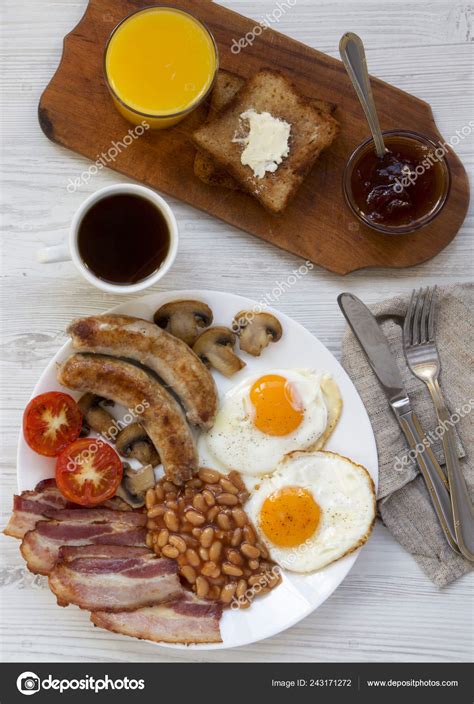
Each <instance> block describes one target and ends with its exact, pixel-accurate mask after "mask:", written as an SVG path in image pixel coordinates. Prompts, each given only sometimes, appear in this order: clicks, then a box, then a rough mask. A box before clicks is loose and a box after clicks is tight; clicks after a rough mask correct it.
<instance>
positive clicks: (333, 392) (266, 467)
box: [201, 369, 342, 476]
mask: <svg viewBox="0 0 474 704" xmlns="http://www.w3.org/2000/svg"><path fill="white" fill-rule="evenodd" d="M341 408H342V401H341V396H340V393H339V388H338V386H337V384H336V383H335V382H334V380H333V379H332V377H331V376H330V375H329V374H327V373H324V372H316V371H314V370H311V369H283V370H280V369H277V370H272V371H269V372H266V373H265V374H263V375H260V376H253V377H249V378H247V379H244V380H243V381H242V382H241V383H240V384H239V385H238V386H235V387H234V388H233V389H231V390H230V391H229V392H228V393H227V394H226V396H225V397H224V400H223V402H222V404H221V406H220V409H219V411H218V413H217V417H216V421H215V423H214V426H213V428H212V429H211V430H210V431H209V432H208V433H207V434H206V435H205V436H204V440H203V442H204V444H205V445H206V447H207V449H208V450H209V452H210V454H211V455H212V457H213V458H214V459H215V460H216V461H217V463H218V465H219V466H221V467H224V468H226V469H227V471H229V470H237V471H239V472H241V473H242V474H244V475H257V476H262V475H264V474H268V473H269V472H271V471H273V470H274V468H275V467H276V465H277V464H278V463H279V462H280V461H281V460H282V459H283V457H284V456H285V455H286V454H288V453H290V452H293V451H295V450H308V449H313V450H314V449H320V447H322V446H323V445H324V443H325V441H326V440H327V438H328V436H329V435H330V433H331V432H332V430H333V429H334V427H335V425H336V423H337V421H338V419H339V416H340V413H341ZM201 442H202V441H201Z"/></svg>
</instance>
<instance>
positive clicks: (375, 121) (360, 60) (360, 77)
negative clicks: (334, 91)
mask: <svg viewBox="0 0 474 704" xmlns="http://www.w3.org/2000/svg"><path fill="white" fill-rule="evenodd" d="M339 53H340V55H341V59H342V61H343V63H344V66H345V67H346V71H347V73H348V75H349V78H350V79H351V81H352V85H353V86H354V89H355V92H356V93H357V97H358V98H359V100H360V103H361V105H362V107H363V108H364V112H365V116H366V118H367V122H368V123H369V127H370V131H371V132H372V137H373V138H374V142H375V151H376V152H377V156H378V157H379V158H380V159H381V158H382V157H383V156H384V154H385V152H386V151H387V150H386V148H385V144H384V141H383V136H382V130H381V129H380V123H379V118H378V116H377V111H376V109H375V103H374V96H373V95H372V89H371V87H370V78H369V72H368V70H367V61H366V58H365V50H364V45H363V43H362V39H361V38H360V37H359V36H357V34H354V33H353V32H346V34H344V35H343V36H342V37H341V41H340V42H339Z"/></svg>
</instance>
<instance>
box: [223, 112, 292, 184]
mask: <svg viewBox="0 0 474 704" xmlns="http://www.w3.org/2000/svg"><path fill="white" fill-rule="evenodd" d="M240 119H241V120H246V121H248V124H249V131H248V134H247V136H246V137H238V136H237V135H236V136H235V137H234V139H233V140H232V141H233V142H237V143H239V144H242V145H243V146H244V150H243V151H242V155H241V157H240V160H241V162H242V164H243V165H244V166H250V168H251V169H252V171H253V173H254V176H255V178H264V176H265V174H266V173H267V172H270V173H275V171H276V170H277V169H278V167H279V165H280V164H281V162H282V161H283V159H284V158H285V157H287V156H288V154H289V153H290V144H289V142H290V134H291V125H290V124H289V123H288V122H285V120H280V119H279V118H277V117H273V115H271V114H270V113H269V112H256V111H255V110H254V109H253V108H252V109H251V110H246V111H245V112H243V113H242V114H241V116H240Z"/></svg>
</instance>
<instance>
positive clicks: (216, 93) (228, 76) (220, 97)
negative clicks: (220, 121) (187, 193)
mask: <svg viewBox="0 0 474 704" xmlns="http://www.w3.org/2000/svg"><path fill="white" fill-rule="evenodd" d="M244 85H245V79H243V78H241V77H240V76H237V75H236V74H235V73H230V71H219V72H218V74H217V78H216V83H215V86H214V89H213V91H212V95H211V102H210V105H209V115H208V117H207V121H208V122H210V121H211V120H212V119H214V118H215V117H216V115H217V113H218V112H220V110H222V109H223V108H224V107H225V106H226V105H228V104H229V103H230V101H231V100H232V98H233V97H234V96H235V95H236V93H238V92H239V90H240V89H241V88H242V87H243V86H244ZM194 173H195V175H196V176H197V177H198V178H199V179H201V181H203V182H204V183H208V184H209V185H210V186H222V187H223V188H228V189H230V190H232V191H238V190H240V186H239V184H238V183H237V181H236V180H235V178H232V176H231V175H230V174H229V173H228V172H227V171H226V170H225V169H223V168H220V167H219V166H217V164H216V162H215V161H214V159H213V158H212V157H210V156H208V155H207V154H204V153H203V152H200V151H198V152H197V153H196V156H195V158H194Z"/></svg>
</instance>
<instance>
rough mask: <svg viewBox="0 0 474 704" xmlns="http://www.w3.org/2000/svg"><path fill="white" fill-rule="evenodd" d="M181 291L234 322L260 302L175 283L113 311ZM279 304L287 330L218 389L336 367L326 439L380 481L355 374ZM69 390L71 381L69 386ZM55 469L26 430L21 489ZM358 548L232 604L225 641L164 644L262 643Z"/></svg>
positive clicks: (302, 611)
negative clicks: (245, 603) (272, 374)
mask: <svg viewBox="0 0 474 704" xmlns="http://www.w3.org/2000/svg"><path fill="white" fill-rule="evenodd" d="M177 298H197V299H199V300H202V301H205V302H206V303H207V304H208V305H209V306H210V307H211V308H212V310H213V312H214V323H215V324H216V325H227V326H228V325H230V324H231V322H232V319H233V316H234V315H235V314H236V313H237V312H238V311H240V310H245V309H252V308H253V307H254V306H255V305H256V303H255V302H254V301H252V300H250V299H248V298H243V297H241V296H234V295H232V294H229V293H219V292H217V291H173V292H171V293H166V294H163V293H155V294H151V295H149V296H145V297H144V298H140V299H137V300H133V301H129V302H128V303H124V304H123V305H120V306H118V307H117V308H114V312H117V313H124V314H127V315H136V316H139V317H142V318H147V319H150V320H151V319H152V316H153V314H154V312H155V311H156V310H157V308H159V307H160V306H161V305H163V303H166V302H167V301H169V300H174V299H177ZM268 310H270V311H271V312H273V313H274V314H275V315H276V316H277V317H278V318H279V320H280V321H281V323H282V325H283V331H284V334H283V337H282V339H281V340H280V342H278V343H277V344H271V345H269V347H267V349H266V350H265V351H264V352H263V354H262V355H261V357H259V358H256V357H251V356H249V355H247V354H245V353H239V354H240V355H241V356H242V358H243V359H245V361H246V363H247V366H246V367H245V368H244V369H243V370H242V371H240V372H239V373H238V374H236V375H235V376H234V377H232V379H225V378H224V377H222V376H221V375H219V374H215V379H216V382H217V386H218V389H219V393H220V394H223V393H225V392H226V391H227V390H228V389H229V388H230V387H232V386H234V385H235V384H236V383H238V382H239V381H240V380H241V379H243V378H244V377H245V376H250V375H252V374H255V373H259V372H260V373H262V372H265V371H266V370H268V369H278V368H280V369H281V368H289V367H310V368H314V369H321V370H327V371H329V372H330V373H331V374H332V375H333V377H334V378H335V380H336V381H337V383H338V384H339V387H340V389H341V394H342V398H343V401H344V409H343V413H342V417H341V419H340V421H339V424H338V426H337V428H336V430H335V432H334V433H333V435H332V436H331V438H330V441H329V443H328V445H327V448H326V449H328V450H333V451H334V452H338V453H340V454H341V455H345V456H347V457H350V458H351V459H352V460H354V461H355V462H358V463H360V464H362V465H364V466H365V467H367V469H368V471H369V472H370V474H371V476H372V478H373V480H374V482H375V484H377V479H378V463H377V450H376V446H375V439H374V435H373V432H372V427H371V425H370V421H369V418H368V416H367V413H366V410H365V408H364V406H363V404H362V401H361V399H360V397H359V395H358V393H357V391H356V389H355V388H354V386H353V384H352V382H351V380H350V379H349V377H348V376H347V374H346V373H345V371H344V370H343V368H342V367H341V365H340V364H339V362H338V361H337V360H336V359H335V357H333V355H332V354H331V353H330V352H329V350H327V349H326V347H324V345H322V344H321V342H319V340H318V339H317V338H315V337H313V335H311V333H309V332H308V331H307V330H305V328H303V327H302V326H301V325H300V324H299V323H296V322H295V321H294V320H291V318H288V317H287V316H286V315H283V314H282V313H280V312H279V311H275V310H272V309H268ZM72 352H73V349H72V345H71V344H70V343H69V342H68V343H66V344H65V345H64V346H63V347H62V348H61V349H60V350H59V352H58V353H57V354H56V356H55V357H53V359H52V360H51V361H50V363H49V364H48V366H47V368H46V369H45V371H44V372H43V374H42V375H41V378H40V380H39V381H38V383H37V384H36V387H35V389H34V391H33V396H36V395H37V394H40V393H45V392H46V391H55V390H61V389H62V387H61V386H60V385H59V384H58V382H57V381H56V364H57V363H58V362H61V361H62V360H64V359H65V358H66V357H67V356H68V355H69V354H71V353H72ZM63 390H64V389H63ZM53 476H54V460H53V459H49V458H47V457H40V456H39V455H37V454H35V453H34V452H32V450H30V448H29V447H28V446H27V445H26V443H25V441H24V439H23V436H22V435H21V436H20V441H19V447H18V484H19V488H20V491H23V490H25V489H32V488H33V487H34V486H35V485H36V484H37V482H38V481H40V480H41V479H45V478H47V477H53ZM357 555H358V552H356V553H352V554H351V555H348V556H347V557H345V558H343V559H342V560H339V561H338V562H335V563H333V564H332V565H330V566H329V567H327V568H325V569H323V570H320V571H319V572H315V573H313V574H310V575H297V574H290V573H288V572H286V573H284V576H283V583H282V584H281V585H280V586H279V587H277V589H275V590H274V591H272V592H270V593H269V594H267V595H265V596H263V597H260V598H258V599H256V600H255V601H254V602H253V604H252V606H251V607H250V608H249V609H246V610H244V611H230V610H228V611H226V612H225V613H224V616H223V618H222V621H221V631H222V638H223V642H222V643H220V644H214V645H209V644H205V645H195V646H184V645H166V644H163V647H172V648H189V647H192V648H194V649H202V650H211V649H212V650H213V649H218V648H233V647H236V646H241V645H247V644H249V643H255V642H256V641H259V640H262V639H263V638H269V637H270V636H273V635H275V634H277V633H280V632H281V631H284V630H285V629H286V628H289V627H290V626H293V625H294V624H295V623H297V622H298V621H301V619H303V618H305V616H308V614H310V613H311V612H312V611H314V609H316V608H318V606H320V605H321V604H322V603H323V602H324V601H325V600H326V599H327V598H328V597H329V596H330V595H331V594H332V592H333V591H334V590H335V589H336V587H337V586H338V585H339V584H340V583H341V582H342V580H343V579H344V577H345V576H346V575H347V573H348V572H349V570H350V569H351V567H352V565H353V564H354V562H355V561H356V559H357Z"/></svg>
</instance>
